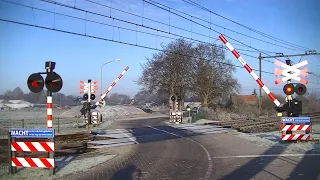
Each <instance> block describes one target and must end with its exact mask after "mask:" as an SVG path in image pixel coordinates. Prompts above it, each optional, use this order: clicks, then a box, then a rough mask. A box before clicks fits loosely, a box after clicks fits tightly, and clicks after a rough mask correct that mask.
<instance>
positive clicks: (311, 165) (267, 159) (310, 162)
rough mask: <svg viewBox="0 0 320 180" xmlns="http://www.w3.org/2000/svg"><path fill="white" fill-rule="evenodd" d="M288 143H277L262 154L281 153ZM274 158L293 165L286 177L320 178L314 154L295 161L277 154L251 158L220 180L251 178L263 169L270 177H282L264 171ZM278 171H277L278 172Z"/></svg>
mask: <svg viewBox="0 0 320 180" xmlns="http://www.w3.org/2000/svg"><path fill="white" fill-rule="evenodd" d="M288 145H289V144H282V143H278V144H276V145H274V146H272V147H270V148H269V149H268V150H266V151H265V152H264V153H263V154H262V155H274V154H277V155H278V154H281V153H283V152H284V151H285V149H286V147H287V146H288ZM312 153H314V152H312V151H308V152H306V154H312ZM275 159H279V160H282V161H285V162H287V163H289V164H291V165H295V166H296V167H295V169H294V170H293V171H292V172H291V174H290V175H289V177H288V179H290V180H291V179H292V180H298V179H310V180H317V179H320V165H319V158H315V156H304V157H303V159H302V160H301V161H295V160H292V159H289V158H286V157H278V156H264V157H257V158H253V159H252V160H250V161H249V162H247V163H246V164H244V165H242V166H241V167H240V168H238V169H236V170H234V171H233V172H231V173H230V174H228V175H226V176H224V177H222V178H221V180H230V179H231V180H233V179H253V177H254V176H255V175H257V174H258V173H259V172H261V171H264V172H266V173H268V174H269V175H271V176H272V179H283V177H279V176H277V175H276V174H274V173H273V172H269V171H266V170H265V168H266V166H267V165H268V164H270V163H271V162H273V161H274V160H275ZM278 173H279V172H278Z"/></svg>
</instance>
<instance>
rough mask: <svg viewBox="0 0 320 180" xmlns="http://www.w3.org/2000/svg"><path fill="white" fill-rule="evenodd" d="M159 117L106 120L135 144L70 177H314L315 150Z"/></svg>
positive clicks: (318, 166)
mask: <svg viewBox="0 0 320 180" xmlns="http://www.w3.org/2000/svg"><path fill="white" fill-rule="evenodd" d="M165 120H166V119H161V118H158V119H143V120H127V121H121V122H117V123H116V124H114V125H112V126H111V127H110V128H111V129H119V128H121V129H128V130H129V131H130V132H131V134H132V135H133V136H134V137H136V138H135V139H136V141H137V142H138V143H139V144H136V145H129V146H123V147H122V148H132V151H130V152H127V153H124V154H122V155H121V156H119V157H118V158H115V159H113V160H112V161H108V162H106V163H104V164H101V165H99V167H96V168H94V169H92V170H90V171H88V172H86V173H81V174H78V175H77V176H76V178H75V176H74V179H101V180H102V179H111V180H133V179H152V180H154V179H168V180H169V179H172V180H180V179H181V180H187V179H190V180H197V179H200V180H201V179H203V180H206V179H223V180H229V179H231V180H232V179H236V180H239V179H261V180H272V179H305V180H316V179H320V163H319V162H320V154H315V153H313V152H307V155H303V154H292V153H288V152H286V149H285V148H283V147H279V146H276V145H275V146H273V147H267V146H261V145H257V144H254V143H252V142H249V141H246V140H244V139H240V138H238V137H235V135H234V134H233V132H232V131H230V132H228V133H212V134H204V135H202V134H201V133H192V132H191V131H186V130H181V129H179V128H175V127H171V126H167V125H165V123H164V121H165ZM111 149H112V148H110V150H111ZM70 179H73V178H71V177H70Z"/></svg>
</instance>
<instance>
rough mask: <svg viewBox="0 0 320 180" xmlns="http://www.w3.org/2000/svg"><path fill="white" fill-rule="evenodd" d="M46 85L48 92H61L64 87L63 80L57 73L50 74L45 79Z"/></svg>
mask: <svg viewBox="0 0 320 180" xmlns="http://www.w3.org/2000/svg"><path fill="white" fill-rule="evenodd" d="M45 85H46V88H47V89H48V91H51V92H59V91H60V90H61V88H62V85H63V82H62V78H61V77H60V75H59V74H57V73H55V72H49V73H48V74H47V77H46V79H45Z"/></svg>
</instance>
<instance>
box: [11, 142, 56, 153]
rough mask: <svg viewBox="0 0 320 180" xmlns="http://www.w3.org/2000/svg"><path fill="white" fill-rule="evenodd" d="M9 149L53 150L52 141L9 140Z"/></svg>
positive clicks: (28, 150) (19, 150)
mask: <svg viewBox="0 0 320 180" xmlns="http://www.w3.org/2000/svg"><path fill="white" fill-rule="evenodd" d="M11 151H17V152H23V151H25V152H53V151H54V142H11Z"/></svg>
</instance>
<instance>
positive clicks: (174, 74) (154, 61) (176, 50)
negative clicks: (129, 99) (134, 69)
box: [138, 39, 193, 102]
mask: <svg viewBox="0 0 320 180" xmlns="http://www.w3.org/2000/svg"><path fill="white" fill-rule="evenodd" d="M192 53H193V48H192V44H191V43H189V42H186V41H185V40H183V39H178V40H176V41H174V42H172V43H170V44H169V45H167V46H165V47H164V52H160V53H155V54H153V57H152V58H147V63H146V64H145V65H143V67H142V68H143V72H142V76H141V77H140V79H139V81H138V84H139V85H142V86H144V87H145V88H146V89H148V90H149V91H151V92H162V93H164V94H168V95H169V97H168V98H169V102H170V96H171V95H173V94H175V93H178V94H180V95H181V96H184V94H185V93H186V92H187V91H188V90H190V89H191V83H190V82H189V78H190V75H191V74H190V73H191V70H192Z"/></svg>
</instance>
